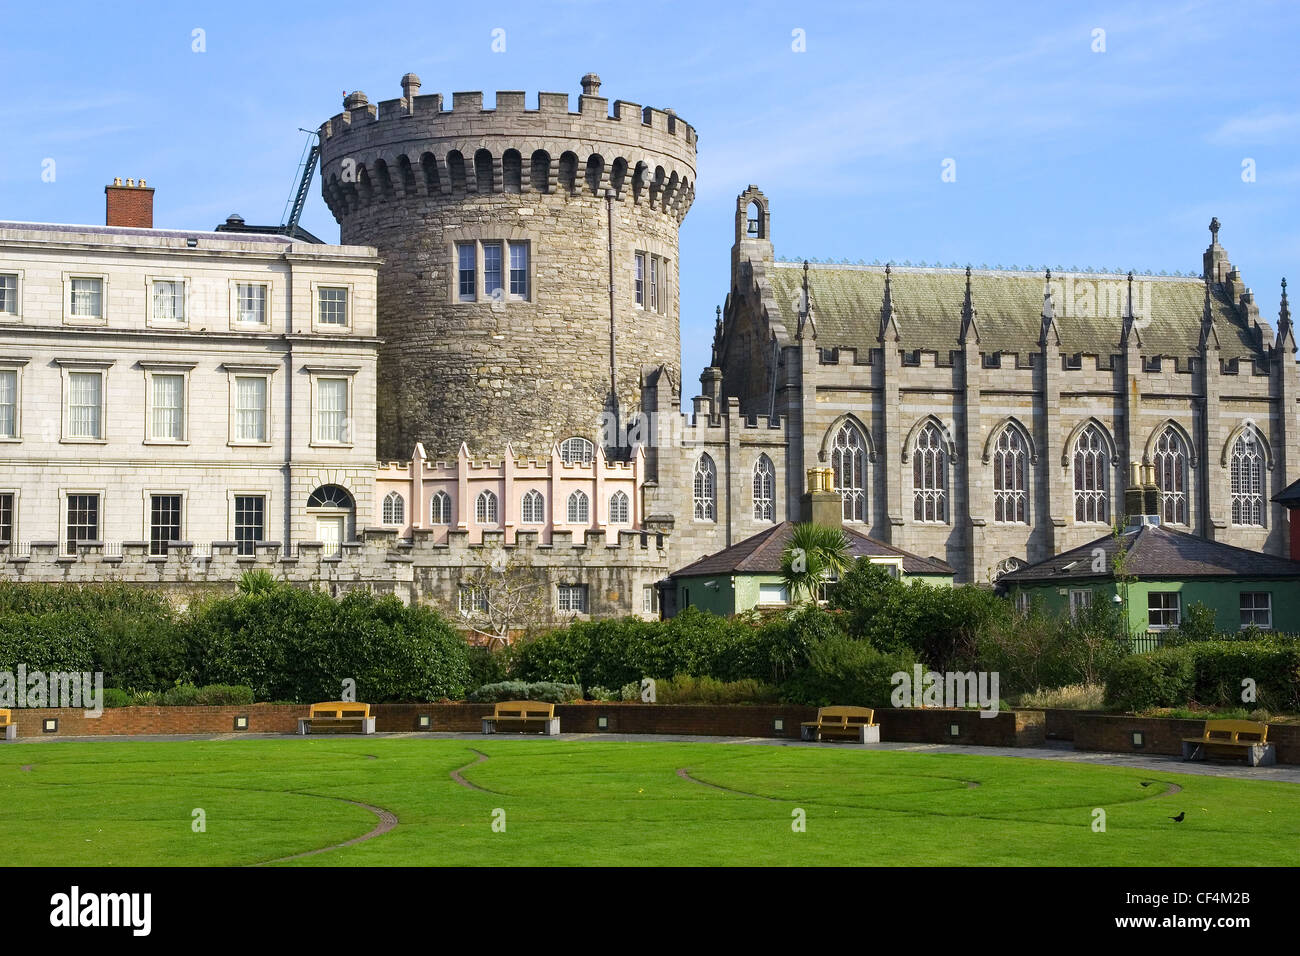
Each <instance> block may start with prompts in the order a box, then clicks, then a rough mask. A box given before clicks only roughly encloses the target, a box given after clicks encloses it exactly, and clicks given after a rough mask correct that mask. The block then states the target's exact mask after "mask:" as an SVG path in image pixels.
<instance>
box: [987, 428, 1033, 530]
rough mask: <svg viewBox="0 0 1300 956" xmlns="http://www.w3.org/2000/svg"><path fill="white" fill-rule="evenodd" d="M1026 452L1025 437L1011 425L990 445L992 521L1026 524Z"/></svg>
mask: <svg viewBox="0 0 1300 956" xmlns="http://www.w3.org/2000/svg"><path fill="white" fill-rule="evenodd" d="M1028 463H1029V449H1028V447H1027V444H1026V442H1025V436H1024V435H1022V434H1021V432H1020V430H1019V429H1018V428H1015V427H1013V426H1011V425H1008V426H1007V427H1005V428H1003V429H1002V432H1001V434H999V435H998V438H997V441H996V442H995V443H994V446H993V520H994V521H1000V522H1002V523H1004V524H1028V523H1029V490H1028V486H1029V482H1028V474H1029V466H1028Z"/></svg>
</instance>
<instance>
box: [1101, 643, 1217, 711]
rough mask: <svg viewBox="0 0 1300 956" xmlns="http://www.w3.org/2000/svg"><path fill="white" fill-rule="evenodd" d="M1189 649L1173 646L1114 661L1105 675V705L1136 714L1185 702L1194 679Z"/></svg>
mask: <svg viewBox="0 0 1300 956" xmlns="http://www.w3.org/2000/svg"><path fill="white" fill-rule="evenodd" d="M1187 650H1188V649H1186V648H1181V647H1171V648H1166V649H1163V650H1159V651H1154V652H1152V653H1150V654H1131V655H1129V656H1127V657H1124V658H1121V659H1119V660H1117V661H1115V662H1114V663H1113V664H1111V666H1110V668H1109V670H1108V671H1107V672H1106V696H1105V704H1106V706H1107V707H1110V708H1114V709H1118V710H1125V711H1131V712H1137V711H1142V710H1150V709H1151V708H1153V707H1175V706H1177V705H1179V704H1183V703H1186V702H1187V700H1188V698H1189V697H1190V695H1191V691H1192V686H1193V680H1194V677H1195V673H1194V671H1193V668H1192V658H1191V655H1190V654H1189V653H1188V652H1187Z"/></svg>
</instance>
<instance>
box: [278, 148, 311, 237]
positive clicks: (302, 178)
mask: <svg viewBox="0 0 1300 956" xmlns="http://www.w3.org/2000/svg"><path fill="white" fill-rule="evenodd" d="M303 132H306V133H310V134H311V136H312V143H311V149H310V150H309V151H308V153H307V159H306V160H305V161H304V162H302V163H301V164H300V166H299V169H300V170H301V172H300V174H299V177H298V189H297V191H296V192H295V193H294V195H293V198H292V206H291V207H290V208H289V217H288V219H287V220H286V221H285V223H284V225H283V226H281V231H282V232H283V233H284V234H285V235H286V236H288V237H289V238H291V239H292V238H293V235H294V233H295V232H296V231H297V229H298V219H299V218H300V217H301V216H302V208H303V206H305V205H306V204H307V190H309V189H310V188H311V179H312V176H313V175H314V174H315V172H316V160H317V159H319V158H320V137H319V136H318V135H317V134H316V133H314V132H312V131H311V130H304V131H303Z"/></svg>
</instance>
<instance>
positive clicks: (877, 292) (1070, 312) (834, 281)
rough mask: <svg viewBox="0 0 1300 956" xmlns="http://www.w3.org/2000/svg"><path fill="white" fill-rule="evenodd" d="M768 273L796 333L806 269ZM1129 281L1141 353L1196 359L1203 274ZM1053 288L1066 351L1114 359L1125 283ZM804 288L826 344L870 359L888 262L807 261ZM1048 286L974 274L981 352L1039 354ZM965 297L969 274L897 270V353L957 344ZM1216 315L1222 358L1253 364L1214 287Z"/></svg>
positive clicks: (787, 267)
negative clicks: (1107, 356) (831, 262)
mask: <svg viewBox="0 0 1300 956" xmlns="http://www.w3.org/2000/svg"><path fill="white" fill-rule="evenodd" d="M767 275H768V276H769V277H770V281H771V283H772V294H773V298H774V299H775V301H776V304H777V307H778V309H780V311H781V319H782V321H783V322H784V323H785V326H786V328H787V329H790V330H792V331H793V330H794V329H795V328H797V327H798V315H797V311H796V305H795V303H796V302H797V301H798V295H799V290H800V287H801V286H802V284H803V265H802V263H794V262H789V263H787V262H777V263H774V268H769V269H768V270H767ZM1133 281H1134V289H1135V292H1134V303H1135V308H1134V312H1135V313H1136V314H1138V322H1137V327H1138V334H1139V336H1140V338H1141V341H1142V347H1141V351H1142V353H1143V354H1144V355H1170V356H1177V357H1183V356H1191V355H1195V354H1197V352H1198V351H1199V345H1200V339H1201V317H1202V315H1203V313H1204V305H1205V284H1204V283H1203V282H1202V281H1201V280H1200V279H1198V278H1181V277H1175V276H1134V280H1133ZM1052 282H1053V308H1054V311H1055V315H1056V325H1057V328H1058V329H1059V330H1060V335H1061V352H1062V353H1063V354H1067V355H1071V354H1075V353H1080V352H1081V353H1087V354H1098V355H1110V354H1113V353H1117V352H1118V351H1119V350H1120V345H1119V343H1120V336H1121V332H1122V329H1123V318H1122V316H1123V314H1124V306H1125V303H1126V302H1127V283H1128V280H1127V278H1126V277H1125V276H1121V275H1108V274H1100V273H1078V272H1071V273H1063V274H1061V275H1057V274H1055V273H1053V275H1052ZM808 285H809V289H810V291H811V293H812V302H813V318H814V320H815V321H816V323H817V344H818V345H819V346H820V347H822V348H856V349H858V350H860V351H861V352H863V353H864V354H865V350H867V349H870V348H874V347H876V346H877V345H878V336H879V332H880V317H881V305H882V303H883V302H884V293H885V267H884V266H848V265H828V264H815V265H810V266H809V268H808ZM1044 286H1045V282H1044V276H1043V274H1042V273H1034V272H1010V271H999V270H984V269H981V270H974V271H972V273H971V300H972V303H973V305H974V307H975V311H976V318H975V324H976V328H977V329H978V330H979V335H980V348H981V350H982V351H985V352H992V351H1001V352H1018V353H1021V354H1024V353H1026V352H1030V351H1035V350H1037V348H1038V337H1039V332H1040V330H1041V328H1042V313H1043V292H1044ZM1085 290H1087V291H1085ZM965 291H966V274H965V270H964V269H934V268H929V269H922V268H911V267H906V266H904V267H895V268H892V270H891V275H890V298H891V300H892V302H893V314H894V317H895V319H896V320H897V322H898V328H899V347H900V348H902V349H908V350H911V349H926V350H933V351H936V352H939V353H940V354H946V353H947V352H949V351H952V350H954V349H956V348H958V347H959V345H958V338H959V336H960V333H961V321H962V302H963V299H964V297H965ZM1090 300H1091V304H1090ZM1148 301H1149V309H1146V303H1147V302H1148ZM1112 306H1114V307H1113V308H1112ZM1144 311H1145V312H1146V314H1143V312H1144ZM1211 312H1212V314H1213V317H1214V326H1215V331H1216V332H1217V334H1218V337H1219V347H1220V355H1221V357H1222V358H1224V359H1233V358H1240V359H1248V358H1251V357H1254V356H1256V355H1259V354H1261V353H1259V352H1258V351H1257V350H1256V349H1255V348H1254V345H1253V334H1254V333H1253V332H1252V331H1251V330H1250V329H1248V328H1247V327H1246V325H1245V324H1244V323H1243V322H1242V321H1241V319H1239V318H1238V317H1237V313H1236V310H1235V308H1234V307H1233V305H1232V303H1230V302H1229V301H1228V300H1227V298H1226V297H1224V296H1223V295H1222V294H1221V293H1219V292H1217V291H1216V292H1215V294H1214V295H1213V296H1212V297H1211Z"/></svg>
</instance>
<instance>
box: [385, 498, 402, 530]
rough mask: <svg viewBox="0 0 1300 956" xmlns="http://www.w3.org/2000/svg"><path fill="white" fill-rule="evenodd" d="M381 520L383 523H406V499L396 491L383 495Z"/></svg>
mask: <svg viewBox="0 0 1300 956" xmlns="http://www.w3.org/2000/svg"><path fill="white" fill-rule="evenodd" d="M383 522H384V524H396V525H402V524H406V499H405V498H403V497H402V496H401V495H399V494H398V493H397V492H396V491H390V492H389V493H388V494H386V495H384V505H383Z"/></svg>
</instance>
